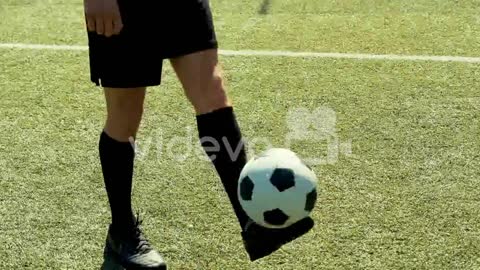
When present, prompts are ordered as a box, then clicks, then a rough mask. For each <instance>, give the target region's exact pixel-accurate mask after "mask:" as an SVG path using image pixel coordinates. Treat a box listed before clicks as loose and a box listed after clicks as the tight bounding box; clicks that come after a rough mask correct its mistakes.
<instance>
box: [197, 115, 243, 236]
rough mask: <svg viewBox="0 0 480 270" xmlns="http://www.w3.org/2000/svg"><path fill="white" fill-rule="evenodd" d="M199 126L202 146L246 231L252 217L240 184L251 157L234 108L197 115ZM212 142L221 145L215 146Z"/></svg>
mask: <svg viewBox="0 0 480 270" xmlns="http://www.w3.org/2000/svg"><path fill="white" fill-rule="evenodd" d="M197 126H198V133H199V134H198V135H199V137H200V140H201V144H202V147H203V149H204V150H205V152H206V154H207V155H208V156H209V157H210V160H212V163H213V165H214V166H215V169H216V171H217V173H218V175H219V177H220V180H221V181H222V184H223V186H224V188H225V191H226V193H227V195H228V198H229V199H230V202H231V203H232V206H233V209H234V211H235V214H236V216H237V219H238V221H239V223H240V226H241V227H242V228H244V227H245V225H246V223H247V221H248V216H247V215H246V214H245V212H244V211H243V209H242V207H241V205H240V202H239V201H238V196H237V184H238V178H239V176H240V173H241V171H242V169H243V167H244V166H245V163H246V162H247V156H246V152H245V147H244V145H243V140H242V135H241V132H240V128H239V126H238V123H237V120H236V117H235V113H234V111H233V108H232V107H226V108H222V109H218V110H215V111H213V112H210V113H206V114H201V115H197ZM206 138H209V139H206ZM212 139H213V140H215V141H216V142H218V143H217V144H216V145H215V146H214V144H213V143H212V142H211V140H212ZM225 140H226V141H228V143H225ZM239 145H240V146H239ZM217 146H219V147H218V148H217ZM237 148H238V149H237Z"/></svg>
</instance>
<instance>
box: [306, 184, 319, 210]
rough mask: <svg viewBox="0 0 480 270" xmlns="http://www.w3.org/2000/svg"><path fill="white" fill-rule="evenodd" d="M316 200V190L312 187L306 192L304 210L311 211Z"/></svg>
mask: <svg viewBox="0 0 480 270" xmlns="http://www.w3.org/2000/svg"><path fill="white" fill-rule="evenodd" d="M316 201H317V190H316V189H313V190H312V191H310V192H309V193H308V194H307V201H306V202H305V211H308V212H310V211H312V210H313V207H314V206H315V202H316Z"/></svg>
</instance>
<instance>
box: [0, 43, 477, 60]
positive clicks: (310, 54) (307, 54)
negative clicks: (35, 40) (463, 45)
mask: <svg viewBox="0 0 480 270" xmlns="http://www.w3.org/2000/svg"><path fill="white" fill-rule="evenodd" d="M2 48H3V49H31V50H61V51H86V50H88V47H87V46H81V45H46V44H25V43H0V49H2ZM219 53H220V54H221V55H228V56H271V57H295V58H334V59H342V58H346V59H359V60H396V61H432V62H461V63H480V57H467V56H435V55H397V54H363V53H321V52H292V51H257V50H239V51H235V50H220V51H219Z"/></svg>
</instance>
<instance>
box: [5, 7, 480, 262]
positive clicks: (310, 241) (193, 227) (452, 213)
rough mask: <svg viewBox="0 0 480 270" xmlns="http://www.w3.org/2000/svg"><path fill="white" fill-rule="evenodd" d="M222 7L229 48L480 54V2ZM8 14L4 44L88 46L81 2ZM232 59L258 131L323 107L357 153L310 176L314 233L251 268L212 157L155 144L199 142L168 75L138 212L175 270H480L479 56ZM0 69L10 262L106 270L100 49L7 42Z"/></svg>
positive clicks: (315, 150) (154, 91) (150, 135)
mask: <svg viewBox="0 0 480 270" xmlns="http://www.w3.org/2000/svg"><path fill="white" fill-rule="evenodd" d="M211 1H212V3H211V4H212V8H213V12H214V15H215V19H216V27H217V32H218V37H219V40H220V45H221V47H222V49H229V50H246V49H252V50H255V49H257V50H290V51H311V52H340V53H367V54H368V53H371V54H402V55H450V56H471V57H475V56H479V55H480V46H479V45H480V16H479V8H480V1H478V0H464V1H453V0H415V1H414V0H405V1H387V0H383V1H381V0H370V1H367V0H365V1H361V0H350V1H334V0H316V1H312V0H272V1H265V2H264V3H262V1H260V0H258V1H254V0H239V1H227V0H211ZM0 17H1V18H2V19H1V20H0V43H34V44H69V45H85V44H86V35H85V32H84V25H83V6H82V2H81V1H79V0H76V1H71V0H68V1H67V0H44V1H35V0H2V2H0ZM221 60H222V63H223V66H224V69H225V73H226V77H227V86H228V89H229V93H230V96H231V98H232V99H233V101H234V104H235V106H236V110H237V113H238V117H239V121H240V124H241V126H242V128H243V132H244V134H245V136H247V137H249V138H255V137H257V138H258V137H264V138H267V139H268V140H269V141H271V142H272V143H273V144H274V146H278V147H282V146H283V144H284V139H285V136H286V135H287V133H288V132H289V130H288V128H287V126H286V124H285V123H286V121H285V119H286V115H287V113H288V112H289V110H291V109H294V108H308V109H310V110H314V109H315V108H317V107H319V106H326V107H328V108H331V109H333V110H334V111H335V112H336V134H337V135H338V137H339V138H340V140H341V141H343V142H350V143H351V147H352V149H351V150H352V155H350V156H348V155H340V156H339V159H338V161H337V162H335V163H333V164H329V165H319V166H315V167H314V169H315V172H316V173H317V175H318V177H319V189H320V194H319V198H318V203H317V207H316V209H315V212H314V214H313V217H314V219H315V221H316V227H315V229H314V230H313V231H312V232H311V233H309V234H308V235H306V236H305V237H302V238H301V239H298V240H297V241H295V242H293V243H291V244H289V245H286V246H284V248H282V249H281V250H280V251H278V252H276V253H275V254H273V255H271V256H270V257H268V258H265V259H263V260H261V261H258V262H255V263H250V262H249V261H248V260H247V257H246V254H245V252H244V250H243V246H242V243H241V238H240V234H239V230H238V225H237V224H236V220H235V218H234V215H233V212H232V211H231V209H230V206H229V203H228V201H227V197H226V196H225V194H224V193H223V189H222V187H221V184H220V182H219V180H218V178H217V177H216V175H215V173H214V171H213V170H212V167H211V166H210V164H209V163H207V162H202V161H199V160H198V159H195V158H193V157H190V158H188V159H186V160H185V161H183V162H181V161H178V160H176V159H175V158H173V157H172V156H171V155H167V154H166V153H164V152H161V153H164V154H163V155H162V156H158V154H159V153H160V152H159V151H156V150H155V147H156V145H157V144H158V143H159V142H168V141H169V140H171V139H172V138H174V137H175V136H189V134H191V135H192V145H194V146H196V141H195V140H196V137H195V136H196V130H195V119H194V114H193V111H192V109H191V107H190V105H189V104H188V102H187V101H186V100H185V98H184V97H183V93H182V90H181V88H180V85H179V83H178V82H177V81H176V78H175V77H174V74H173V72H172V70H171V68H170V66H168V65H167V66H166V70H165V72H164V83H163V84H162V85H161V86H160V87H154V88H151V89H150V90H149V92H148V96H147V103H146V112H145V118H144V121H143V122H142V127H141V130H140V133H139V144H140V147H142V146H143V149H144V150H145V152H144V156H141V157H139V159H138V160H137V163H136V175H135V191H134V205H135V208H136V209H137V210H139V211H141V213H142V216H143V217H144V219H145V220H144V228H145V233H146V234H147V236H148V237H149V239H150V240H151V242H152V243H153V245H154V246H155V247H157V248H158V249H159V250H160V251H161V252H162V253H163V255H164V256H165V258H166V259H167V260H168V262H169V263H170V265H171V269H187V270H190V269H192V270H193V269H207V270H210V269H212V270H213V269H219V270H220V269H242V270H243V269H272V270H278V269H296V270H297V269H480V255H479V254H480V188H479V186H480V167H479V164H480V120H479V119H480V66H479V64H472V63H461V62H460V63H458V62H457V63H453V62H430V61H390V60H355V59H334V58H308V57H305V58H290V57H275V56H270V57H266V56H255V57H254V56H222V58H221ZM0 63H1V64H0V258H1V260H0V269H98V268H99V267H100V265H101V263H102V251H103V244H104V239H105V234H106V229H107V226H108V222H109V218H110V213H109V208H108V204H107V198H106V194H105V191H104V187H103V180H102V178H101V170H100V165H99V161H98V154H97V142H98V135H99V132H100V130H101V128H102V125H103V121H104V117H105V107H104V101H103V94H102V92H101V91H100V89H98V88H95V87H94V85H92V84H91V83H90V82H89V70H88V54H87V52H86V51H52V50H22V49H5V48H3V49H2V48H0ZM189 127H190V128H191V130H190V131H189V130H188V128H189ZM189 132H190V133H189ZM149 143H150V146H151V147H150V148H147V146H148V145H149ZM154 146H155V147H154ZM183 147H185V146H183ZM262 147H264V145H263V146H262V145H258V147H257V148H256V149H255V150H258V151H259V150H261V149H262ZM148 149H149V150H148ZM147 150H148V151H147ZM184 150H185V149H184V148H182V146H179V147H178V148H174V152H175V153H176V154H181V153H182V152H183V151H184ZM294 150H295V151H298V152H301V153H303V154H305V155H309V156H318V155H320V154H319V153H322V152H325V151H326V150H325V144H324V143H323V142H320V143H319V144H318V145H317V144H315V142H305V144H304V145H302V144H301V143H297V144H295V147H294ZM321 155H323V154H321Z"/></svg>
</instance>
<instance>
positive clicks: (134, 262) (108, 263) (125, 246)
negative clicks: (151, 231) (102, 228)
mask: <svg viewBox="0 0 480 270" xmlns="http://www.w3.org/2000/svg"><path fill="white" fill-rule="evenodd" d="M141 223H142V222H141V221H140V220H139V218H137V220H136V222H135V225H134V227H133V228H131V229H129V230H122V231H119V230H115V228H114V227H112V225H110V227H109V229H108V235H107V240H106V244H105V251H104V260H105V261H104V264H103V268H102V269H103V270H110V269H112V270H114V269H115V270H117V269H118V270H124V269H125V270H166V269H167V265H166V263H165V261H164V260H163V258H162V256H161V255H160V254H159V253H158V252H157V251H156V250H155V249H153V248H152V246H151V245H150V243H149V242H148V240H147V239H146V238H145V236H144V234H143V232H142V230H141V228H140V225H141Z"/></svg>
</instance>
